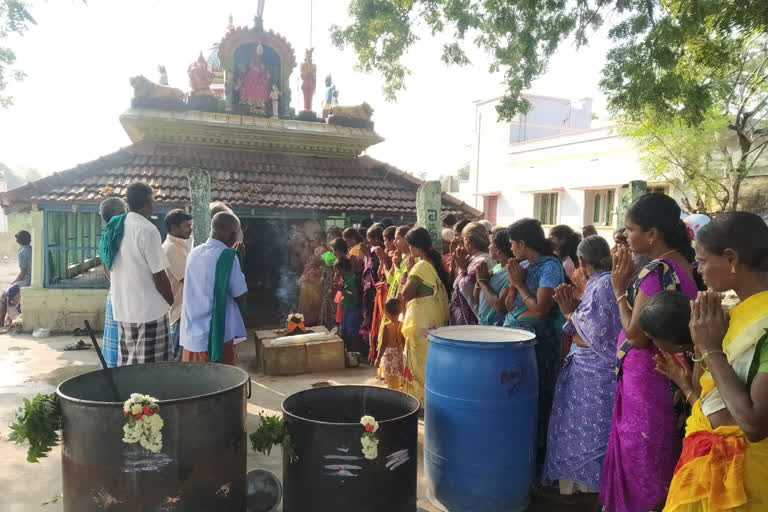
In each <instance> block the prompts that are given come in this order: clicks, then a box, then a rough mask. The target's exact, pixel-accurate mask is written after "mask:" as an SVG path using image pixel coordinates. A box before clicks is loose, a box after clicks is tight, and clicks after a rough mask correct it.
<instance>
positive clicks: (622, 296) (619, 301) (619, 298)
mask: <svg viewBox="0 0 768 512" xmlns="http://www.w3.org/2000/svg"><path fill="white" fill-rule="evenodd" d="M624 300H627V294H626V293H623V294H621V295H620V296H618V297H616V304H621V302H622V301H624Z"/></svg>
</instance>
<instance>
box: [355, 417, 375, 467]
mask: <svg viewBox="0 0 768 512" xmlns="http://www.w3.org/2000/svg"><path fill="white" fill-rule="evenodd" d="M360 424H361V425H362V426H363V427H364V428H365V432H364V433H363V437H361V438H360V444H362V445H363V457H365V458H366V459H368V460H374V459H375V458H376V457H378V456H379V440H378V439H377V438H376V436H375V435H374V434H376V432H377V431H378V430H379V422H378V421H376V418H374V417H373V416H363V417H362V418H360Z"/></svg>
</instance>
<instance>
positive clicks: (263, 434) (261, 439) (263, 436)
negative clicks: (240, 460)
mask: <svg viewBox="0 0 768 512" xmlns="http://www.w3.org/2000/svg"><path fill="white" fill-rule="evenodd" d="M259 418H260V419H261V425H259V428H258V429H256V431H255V432H252V433H251V434H250V436H249V438H250V440H251V449H253V451H255V452H259V453H263V454H264V455H267V456H269V454H270V453H272V447H273V446H275V445H279V446H281V447H282V449H283V453H285V454H286V455H288V460H290V461H291V462H295V461H297V460H298V457H296V452H295V451H294V445H293V441H292V440H291V435H290V434H289V433H288V429H287V428H286V426H285V422H284V421H283V419H282V418H281V417H279V416H265V415H264V413H261V412H260V413H259Z"/></svg>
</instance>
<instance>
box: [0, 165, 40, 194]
mask: <svg viewBox="0 0 768 512" xmlns="http://www.w3.org/2000/svg"><path fill="white" fill-rule="evenodd" d="M0 175H2V177H3V178H4V179H5V183H6V184H7V185H8V190H10V189H12V188H16V187H20V186H22V185H26V184H27V183H29V182H30V181H35V180H38V179H40V178H41V177H42V176H43V175H42V174H41V173H40V171H39V170H37V169H34V168H32V167H20V168H18V169H11V168H10V167H8V166H7V165H5V164H4V163H2V162H0Z"/></svg>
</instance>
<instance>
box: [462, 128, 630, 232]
mask: <svg viewBox="0 0 768 512" xmlns="http://www.w3.org/2000/svg"><path fill="white" fill-rule="evenodd" d="M482 144H483V140H482V139H481V146H482ZM489 151H490V150H489ZM483 155H486V156H485V160H484V163H483V160H482V159H481V165H480V168H479V171H478V169H477V167H474V168H473V169H472V170H471V173H470V179H469V180H468V181H466V182H462V183H461V184H460V189H459V192H458V193H456V194H454V195H455V196H457V197H459V198H460V199H461V200H463V201H466V202H468V203H470V204H474V203H473V201H474V198H475V197H478V196H477V195H478V194H480V195H482V194H487V193H493V192H498V193H500V195H499V198H498V206H497V212H496V213H497V224H501V225H508V224H511V223H512V222H514V221H516V220H519V219H521V218H525V217H537V216H538V215H537V214H536V208H535V206H536V201H537V199H536V195H537V194H556V196H557V201H558V204H557V214H556V216H555V218H554V219H552V220H553V221H554V222H549V223H545V224H549V225H552V224H568V225H571V226H573V227H574V228H580V227H582V226H584V225H587V224H596V225H597V227H598V230H599V232H600V234H601V235H603V236H605V237H606V238H608V239H609V240H610V239H611V236H610V235H611V233H612V231H613V229H614V226H615V225H616V224H617V219H616V216H615V214H614V215H613V216H612V218H607V219H606V218H605V217H603V219H601V221H602V222H594V218H595V204H596V202H595V196H596V194H605V195H607V193H608V191H612V193H613V200H614V206H615V205H616V201H617V199H616V198H617V197H619V192H620V190H621V187H622V186H623V185H625V184H626V183H628V182H630V181H633V180H642V179H643V170H642V166H641V164H640V158H639V154H638V153H637V151H636V150H635V149H634V147H633V146H632V144H631V141H629V140H628V139H626V138H624V137H621V136H619V134H618V133H617V131H616V129H615V127H613V126H608V127H604V128H596V129H589V130H582V131H579V132H575V133H568V134H563V135H559V136H555V137H548V138H544V139H538V140H531V141H527V142H520V143H514V144H505V145H504V146H503V147H501V146H498V145H497V146H496V149H495V152H494V154H493V155H490V154H488V153H487V152H484V153H483ZM613 211H614V212H615V207H614V208H613ZM601 224H602V225H601Z"/></svg>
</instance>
